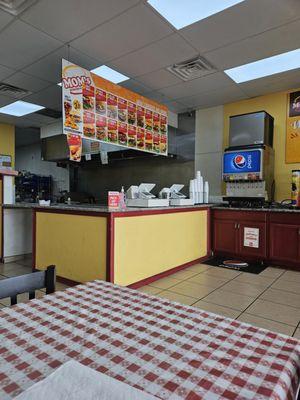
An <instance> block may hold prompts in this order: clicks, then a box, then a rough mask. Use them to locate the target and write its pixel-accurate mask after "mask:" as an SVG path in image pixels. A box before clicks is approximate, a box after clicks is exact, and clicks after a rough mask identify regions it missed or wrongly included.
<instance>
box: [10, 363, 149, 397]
mask: <svg viewBox="0 0 300 400" xmlns="http://www.w3.org/2000/svg"><path fill="white" fill-rule="evenodd" d="M41 399H55V400H83V399H84V400H100V399H101V400H155V399H156V400H157V397H154V396H152V395H150V394H148V393H145V392H142V391H141V390H138V389H135V388H133V387H132V386H129V385H127V384H126V383H123V382H121V381H118V380H116V379H114V378H111V377H109V376H107V375H105V374H102V373H100V372H97V371H94V370H92V369H91V368H88V367H86V366H84V365H82V364H80V363H79V362H77V361H68V362H67V363H65V364H63V365H62V366H61V367H59V368H58V369H57V370H55V371H54V372H53V373H52V374H51V375H49V376H48V377H47V378H45V379H44V380H42V381H40V382H38V383H36V384H34V385H33V386H31V387H30V388H29V389H27V390H26V391H25V392H23V393H21V394H19V396H17V397H16V400H41Z"/></svg>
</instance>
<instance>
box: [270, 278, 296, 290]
mask: <svg viewBox="0 0 300 400" xmlns="http://www.w3.org/2000/svg"><path fill="white" fill-rule="evenodd" d="M271 287H272V289H281V290H286V291H287V292H293V293H296V294H298V293H299V292H300V283H299V282H297V281H294V282H293V281H287V280H284V279H282V278H281V277H280V278H279V279H278V280H277V281H276V282H274V283H273V284H272V286H271Z"/></svg>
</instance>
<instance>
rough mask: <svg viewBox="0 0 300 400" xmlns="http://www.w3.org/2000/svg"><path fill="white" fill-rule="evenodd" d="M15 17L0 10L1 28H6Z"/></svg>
mask: <svg viewBox="0 0 300 400" xmlns="http://www.w3.org/2000/svg"><path fill="white" fill-rule="evenodd" d="M13 19H14V17H13V16H12V15H10V14H8V13H7V12H5V11H2V10H0V30H2V29H3V28H5V26H6V25H7V24H9V23H10V22H11V21H12V20H13Z"/></svg>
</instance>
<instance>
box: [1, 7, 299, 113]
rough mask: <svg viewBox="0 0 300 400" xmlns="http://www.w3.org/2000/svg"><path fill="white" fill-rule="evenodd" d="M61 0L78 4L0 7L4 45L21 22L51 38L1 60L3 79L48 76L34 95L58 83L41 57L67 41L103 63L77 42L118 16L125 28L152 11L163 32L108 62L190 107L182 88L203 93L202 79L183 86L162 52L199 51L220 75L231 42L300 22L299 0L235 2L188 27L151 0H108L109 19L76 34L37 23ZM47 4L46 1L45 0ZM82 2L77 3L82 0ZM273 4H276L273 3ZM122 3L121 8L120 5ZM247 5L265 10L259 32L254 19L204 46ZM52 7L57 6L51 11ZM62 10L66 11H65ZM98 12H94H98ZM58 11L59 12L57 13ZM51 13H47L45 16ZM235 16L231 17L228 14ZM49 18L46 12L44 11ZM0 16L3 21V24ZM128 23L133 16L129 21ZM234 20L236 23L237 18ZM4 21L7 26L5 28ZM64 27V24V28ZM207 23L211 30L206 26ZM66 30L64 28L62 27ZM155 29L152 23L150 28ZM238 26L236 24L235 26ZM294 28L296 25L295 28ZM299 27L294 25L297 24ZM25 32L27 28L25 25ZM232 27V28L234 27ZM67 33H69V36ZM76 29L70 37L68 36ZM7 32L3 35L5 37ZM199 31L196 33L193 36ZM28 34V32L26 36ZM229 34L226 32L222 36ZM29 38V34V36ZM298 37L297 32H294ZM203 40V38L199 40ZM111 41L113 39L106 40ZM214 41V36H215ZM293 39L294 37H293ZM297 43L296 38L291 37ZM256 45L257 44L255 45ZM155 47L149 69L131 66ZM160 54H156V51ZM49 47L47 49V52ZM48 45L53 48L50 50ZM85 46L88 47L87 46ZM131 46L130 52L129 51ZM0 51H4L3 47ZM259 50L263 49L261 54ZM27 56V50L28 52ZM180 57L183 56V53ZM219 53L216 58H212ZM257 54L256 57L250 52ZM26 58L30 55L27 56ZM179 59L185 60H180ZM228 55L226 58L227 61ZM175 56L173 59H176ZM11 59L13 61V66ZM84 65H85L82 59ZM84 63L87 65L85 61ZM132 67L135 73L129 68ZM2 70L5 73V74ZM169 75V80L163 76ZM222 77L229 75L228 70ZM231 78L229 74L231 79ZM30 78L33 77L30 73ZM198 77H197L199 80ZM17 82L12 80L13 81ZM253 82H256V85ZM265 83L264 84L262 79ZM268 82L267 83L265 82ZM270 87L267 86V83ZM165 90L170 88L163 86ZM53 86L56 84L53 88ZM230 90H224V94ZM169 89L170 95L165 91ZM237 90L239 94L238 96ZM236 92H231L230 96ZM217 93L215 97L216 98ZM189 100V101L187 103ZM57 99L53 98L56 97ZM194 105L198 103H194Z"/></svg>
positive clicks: (157, 92)
mask: <svg viewBox="0 0 300 400" xmlns="http://www.w3.org/2000/svg"><path fill="white" fill-rule="evenodd" d="M98 1H99V0H91V1H89V7H90V10H89V11H90V12H92V7H97V4H96V3H97V2H98ZM62 2H63V3H64V4H66V5H67V4H70V2H73V4H74V0H51V2H49V1H48V0H39V1H37V2H36V3H35V4H33V5H32V6H30V7H29V9H28V10H26V11H25V12H23V13H22V14H21V15H20V16H18V17H15V18H12V17H11V16H10V15H9V14H7V13H5V12H3V11H0V24H1V25H0V48H1V42H2V43H3V40H4V39H3V38H4V37H5V32H8V31H9V30H10V29H11V28H10V27H15V26H18V25H19V26H20V24H21V25H22V26H25V25H27V30H28V31H30V32H36V33H37V32H38V36H40V38H47V40H46V42H47V41H48V42H49V43H48V48H46V47H47V46H43V47H44V48H43V49H42V50H43V51H42V53H40V52H36V53H37V54H35V52H33V54H32V58H31V59H30V62H27V61H28V59H26V62H21V61H20V57H19V63H18V64H16V63H14V62H11V60H12V59H11V58H10V65H9V66H7V65H6V66H4V67H2V68H1V65H0V79H3V80H4V79H5V80H9V81H10V82H13V76H14V75H16V79H17V77H19V76H20V75H19V74H17V73H25V74H27V75H28V76H29V75H30V77H31V76H32V77H35V78H36V79H39V80H44V81H45V82H47V83H49V86H47V87H46V88H45V89H46V90H44V89H41V90H36V91H35V93H34V95H37V94H39V95H40V97H39V96H32V98H40V99H42V98H43V93H44V95H45V96H46V94H47V89H48V87H49V88H51V87H52V86H51V84H52V85H53V84H54V83H55V82H54V78H53V79H49V80H48V78H47V74H45V75H46V76H45V75H43V72H41V71H43V68H45V64H44V65H43V61H45V63H47V59H49V58H51V55H55V54H57V53H59V52H60V51H61V52H65V51H66V44H67V43H71V47H70V51H72V50H73V51H74V52H75V51H76V52H77V54H78V59H80V56H79V55H81V57H82V59H83V60H84V59H85V58H86V59H88V60H89V61H88V64H89V65H91V64H93V62H95V63H99V65H100V64H101V63H103V62H105V57H102V55H101V54H94V53H95V52H94V51H93V52H92V54H89V58H88V54H87V53H88V52H89V51H88V48H85V49H81V48H80V46H79V43H80V38H83V37H85V40H87V41H88V35H89V34H91V35H93V34H94V33H95V32H94V31H97V30H99V31H101V29H100V27H101V26H105V24H108V23H109V22H110V23H111V24H113V23H116V22H117V21H121V20H122V21H123V22H122V23H123V25H122V29H123V30H124V29H126V21H127V17H128V16H130V15H135V17H136V18H138V16H139V15H140V14H139V13H140V12H141V13H144V14H143V15H149V16H151V17H149V18H148V19H149V21H148V22H149V24H150V25H151V21H156V23H157V26H159V27H160V28H161V35H157V36H156V39H154V40H152V41H150V42H148V41H147V40H146V41H145V44H143V41H142V40H141V41H137V43H136V44H134V45H133V44H132V43H129V47H128V48H127V49H126V47H125V48H124V53H122V52H120V50H119V48H118V46H116V52H117V53H118V54H115V55H114V54H113V53H112V54H109V56H108V57H107V60H108V62H107V65H110V66H112V67H113V66H114V65H116V66H118V68H119V69H120V72H123V73H127V75H129V76H130V77H131V78H133V79H131V80H129V81H128V82H127V83H124V86H126V85H128V86H129V87H130V85H132V87H134V86H135V87H136V88H138V87H140V91H141V92H143V94H146V93H149V94H152V95H153V97H157V98H159V96H161V95H163V97H161V98H162V99H164V101H165V102H169V103H171V102H174V103H177V105H179V106H181V105H182V107H183V109H184V108H187V107H191V104H192V100H193V98H195V96H197V95H195V90H197V89H194V90H193V91H191V93H192V94H191V95H190V96H185V97H184V96H181V94H182V93H181V92H184V90H185V92H184V93H185V94H186V92H188V87H189V85H191V87H193V84H198V83H199V87H200V89H199V93H198V94H199V96H201V84H200V81H199V82H196V81H195V82H194V83H193V82H187V84H186V85H185V83H182V82H180V81H178V80H176V78H174V77H173V76H171V74H170V75H168V73H167V74H166V71H165V70H164V68H165V67H166V66H167V65H165V63H163V64H162V63H161V62H160V59H161V58H162V57H165V60H166V62H170V64H172V63H174V60H176V61H177V60H178V61H183V60H184V59H186V58H189V56H190V55H193V56H194V55H198V54H199V53H201V55H204V56H207V58H208V60H209V61H211V60H215V62H214V64H215V66H216V68H217V69H218V70H219V72H217V73H216V74H219V75H224V74H223V72H222V70H223V68H224V62H226V58H227V59H228V58H229V59H231V58H232V54H231V53H230V47H231V46H232V47H233V48H234V46H237V44H238V43H241V44H243V42H244V41H245V40H246V41H249V42H251V40H253V43H254V42H255V38H258V39H259V40H261V41H263V40H264V37H266V36H265V35H269V37H270V39H268V42H272V33H274V34H275V33H276V32H278V29H285V30H286V36H287V37H288V36H289V32H291V31H292V30H290V26H291V27H292V25H293V24H292V22H293V21H294V23H295V24H297V23H298V22H299V21H297V19H299V18H300V6H299V2H297V1H295V0H285V1H284V2H282V1H281V0H272V5H273V7H271V0H245V2H243V3H240V4H239V5H238V6H236V7H233V8H231V9H228V10H225V11H224V12H222V13H218V14H216V15H214V16H211V17H209V18H207V19H205V20H202V21H199V22H196V23H195V24H192V25H191V26H189V27H186V28H183V29H181V30H178V31H177V30H176V29H175V28H173V27H172V25H171V24H170V23H169V22H167V21H166V20H164V18H163V17H162V16H161V15H160V14H159V13H157V11H156V10H154V9H153V8H152V7H151V6H150V5H149V4H148V3H147V1H146V0H122V3H121V2H120V0H107V1H106V0H105V3H106V8H105V11H106V14H105V15H106V19H105V18H104V20H101V23H99V24H97V23H96V22H97V21H95V19H93V21H94V22H92V23H90V21H89V23H90V25H89V26H86V25H88V24H86V21H80V23H81V22H82V23H81V25H80V29H81V30H80V32H79V34H78V35H76V32H75V33H74V32H73V31H72V32H71V33H70V32H68V29H69V30H70V27H69V26H67V24H66V26H65V27H62V26H61V24H60V31H59V32H53V29H52V31H51V29H50V28H49V24H48V27H47V24H44V25H46V26H42V25H39V24H42V21H43V18H41V15H40V13H42V14H43V7H45V5H46V11H47V7H49V4H52V7H54V9H55V10H56V11H55V12H56V13H57V9H61V7H60V8H58V7H56V6H55V5H57V4H58V3H59V4H62ZM46 3H47V4H46ZM78 3H79V2H78ZM274 3H275V6H274ZM121 4H122V5H123V7H124V8H123V10H122V11H120V8H119V6H120V5H121ZM116 5H117V6H118V7H117V6H116ZM245 10H250V11H251V12H250V11H249V14H248V16H249V15H251V13H252V14H253V13H254V14H253V15H258V14H262V12H265V14H264V18H259V21H258V22H259V23H258V25H259V26H258V27H256V31H253V26H254V27H255V26H256V25H255V22H256V21H250V22H249V21H247V29H246V28H245V29H244V30H241V31H240V32H239V35H234V37H231V36H230V34H229V33H228V35H229V36H227V37H229V38H230V37H231V40H229V41H227V42H226V45H224V46H223V45H222V42H221V40H219V41H217V46H215V47H213V48H208V47H207V48H205V47H201V46H200V44H199V43H202V42H203V41H202V37H204V40H205V41H206V43H207V45H208V44H209V41H210V39H214V38H215V37H216V38H218V36H219V39H222V35H221V33H220V32H222V29H225V30H227V31H228V30H229V31H230V29H231V26H229V25H228V24H226V23H222V21H231V24H230V25H233V28H234V25H237V26H241V25H242V24H243V23H244V22H245V21H244V22H243V13H245ZM69 11H70V13H69V14H68V18H69V19H70V18H71V19H72V14H73V15H76V10H75V9H74V10H73V9H70V10H69ZM267 11H268V14H266V12H267ZM52 12H53V11H52ZM61 12H62V14H63V10H62V11H61ZM44 13H45V9H44ZM94 14H95V12H94ZM54 15H55V14H54ZM56 15H57V20H58V21H59V20H60V15H59V14H56ZM47 17H48V18H49V16H47ZM230 18H231V19H230ZM232 18H235V19H234V20H232ZM44 19H45V16H44ZM49 20H51V18H49ZM2 21H4V22H3V23H2ZM129 22H130V21H129ZM233 22H234V23H233ZM143 23H147V18H146V19H145V21H143ZM23 24H24V25H23ZM251 24H252V27H250V28H251V29H252V30H251V29H250V28H249V26H250V25H251ZM2 26H3V29H2V30H1V28H2ZM117 26H118V24H117V25H116V29H117ZM128 27H129V28H130V23H128ZM61 28H63V29H61ZM208 28H209V29H208ZM64 29H65V31H64ZM149 29H150V32H151V26H150V27H148V28H147V27H145V32H146V36H147V35H149ZM152 29H153V27H152ZM201 29H204V30H205V29H208V30H207V31H205V33H206V34H205V35H201V36H200V37H199V31H200V32H201ZM235 29H236V28H235ZM291 29H292V28H291ZM293 29H295V28H293ZM211 30H212V32H213V34H214V37H213V38H210V36H211ZM25 31H26V29H25ZM229 31H228V32H229ZM233 31H234V29H233ZM68 34H69V36H68ZM71 34H72V36H70V35H71ZM120 34H122V32H116V36H115V37H114V40H115V41H116V40H117V39H118V35H120ZM3 35H4V36H3ZM193 35H195V36H193ZM27 36H28V35H27ZM223 36H224V37H225V39H226V35H223ZM29 37H30V35H29ZM22 38H23V39H24V41H25V40H26V34H24V35H23V36H22ZM292 38H294V36H293V37H292ZM200 39H201V40H200ZM36 40H37V42H38V43H39V42H43V39H40V40H39V39H36ZM107 40H109V39H107ZM168 40H169V41H172V42H173V45H172V46H173V50H174V51H173V50H172V51H173V53H174V57H173V53H172V51H170V54H169V55H168V57H167V56H165V54H162V52H164V47H163V43H164V41H165V42H168ZM214 40H215V39H214ZM293 40H294V39H293ZM131 41H132V37H131ZM76 43H77V44H78V48H77V47H76ZM176 43H180V46H181V48H182V52H181V54H179V56H178V54H176ZM293 43H294V42H293ZM272 45H273V50H272V49H270V48H268V49H267V50H268V51H273V52H276V51H278V50H277V47H276V46H277V42H276V41H273V43H272ZM290 45H291V41H290ZM253 46H254V45H253ZM282 46H285V44H283V45H282ZM151 49H154V50H153V53H152V54H154V55H155V54H156V56H155V58H156V59H155V60H154V62H153V60H149V62H148V63H147V66H148V68H149V69H148V72H144V70H143V69H142V71H141V70H138V69H134V67H135V65H134V62H133V63H132V66H130V64H128V60H130V59H132V60H134V59H135V57H136V56H138V54H142V55H143V57H144V58H146V61H147V52H148V50H151ZM155 49H158V50H157V53H156V50H155ZM44 50H45V51H44ZM48 50H49V51H48ZM83 50H84V51H83ZM127 50H128V51H127ZM250 50H251V49H250V47H249V46H242V48H241V50H240V52H241V51H243V53H244V54H246V53H247V52H250V53H251V51H250ZM0 51H1V50H0ZM5 51H7V52H9V49H8V48H7V47H6V50H5ZM218 51H220V52H222V53H220V54H221V56H220V57H219V59H220V58H221V61H222V62H221V61H220V60H219V59H218ZM235 53H236V54H237V53H238V52H237V51H235ZM260 54H261V53H260ZM25 56H26V54H25ZM262 56H263V55H260V57H262ZM181 57H182V58H181ZM214 57H215V58H214ZM245 57H247V54H246V55H245ZM251 57H253V56H251ZM25 58H26V57H25ZM180 58H181V59H180ZM1 60H3V58H1ZM224 60H225V61H224ZM125 61H127V67H128V70H127V71H123V70H122V63H124V64H125ZM176 61H175V62H176ZM0 63H1V64H3V62H1V61H0ZM12 64H13V65H12ZM81 65H83V64H81ZM83 66H84V65H83ZM5 67H6V68H8V70H5ZM131 71H132V72H131ZM9 72H11V74H9V75H7V73H9ZM1 74H2V75H1ZM1 76H3V78H1ZM164 77H165V79H164ZM215 77H217V75H215ZM25 78H26V75H24V79H25ZM212 79H214V76H212ZM224 79H226V78H225V75H224ZM227 79H228V78H227ZM28 80H29V78H28ZM197 81H198V80H197ZM291 81H293V79H291ZM286 82H289V79H288V78H287V79H286ZM12 84H13V83H12ZM255 85H256V86H257V90H259V88H260V84H259V82H258V83H257V82H256V83H255ZM255 85H254V86H255ZM262 85H263V84H262ZM225 86H226V85H225ZM232 86H236V88H238V91H237V92H238V93H242V95H245V94H246V93H247V90H246V89H247V88H246V89H244V88H243V87H242V86H239V85H236V84H235V83H233V82H232ZM263 86H266V85H263ZM267 86H268V85H267ZM222 88H223V86H222V85H221V86H220V90H222ZM165 89H166V90H165ZM176 90H178V93H177V92H176ZM54 91H55V90H54V89H53V92H54ZM225 92H226V91H225V90H224V93H225ZM253 92H255V90H254V89H253V90H249V91H248V93H249V95H250V93H251V95H253ZM164 93H166V94H164ZM209 93H210V96H208V94H209ZM214 94H215V95H216V91H215V89H214V88H213V89H212V90H210V91H205V95H207V97H210V98H212V97H213V95H214ZM238 96H239V95H237V97H238ZM232 97H233V96H232V94H231V97H230V98H232ZM216 98H217V97H216ZM29 99H30V96H28V100H29ZM185 101H186V102H187V103H185ZM53 103H55V101H54V102H53ZM56 103H57V104H59V101H56ZM195 106H196V104H195Z"/></svg>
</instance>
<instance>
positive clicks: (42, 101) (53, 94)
mask: <svg viewBox="0 0 300 400" xmlns="http://www.w3.org/2000/svg"><path fill="white" fill-rule="evenodd" d="M61 97H62V94H61V87H60V86H57V85H53V86H49V87H48V88H46V89H44V90H42V91H40V92H38V93H34V94H31V95H29V96H27V97H25V98H24V99H23V100H24V101H29V102H31V103H34V104H39V105H41V106H44V107H47V108H52V109H54V110H61V107H62V105H61Z"/></svg>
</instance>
